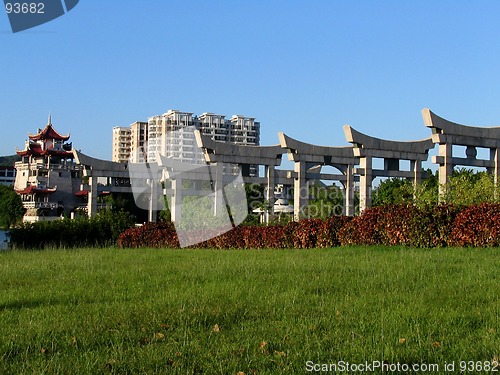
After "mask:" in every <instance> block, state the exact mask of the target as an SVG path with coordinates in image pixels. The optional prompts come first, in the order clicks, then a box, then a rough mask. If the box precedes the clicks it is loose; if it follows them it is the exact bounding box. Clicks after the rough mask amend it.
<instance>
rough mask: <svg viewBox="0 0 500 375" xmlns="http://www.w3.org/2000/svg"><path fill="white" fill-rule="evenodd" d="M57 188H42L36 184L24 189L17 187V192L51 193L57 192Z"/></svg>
mask: <svg viewBox="0 0 500 375" xmlns="http://www.w3.org/2000/svg"><path fill="white" fill-rule="evenodd" d="M56 190H57V188H49V189H41V188H38V187H36V186H33V185H30V186H28V187H27V188H25V189H22V190H17V189H16V192H17V194H38V193H39V194H51V193H55V191H56Z"/></svg>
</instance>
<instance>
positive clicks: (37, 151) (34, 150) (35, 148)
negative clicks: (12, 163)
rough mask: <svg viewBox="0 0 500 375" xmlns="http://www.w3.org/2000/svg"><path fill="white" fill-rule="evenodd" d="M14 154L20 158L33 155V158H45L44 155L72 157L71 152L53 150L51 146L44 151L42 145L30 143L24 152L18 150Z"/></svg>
mask: <svg viewBox="0 0 500 375" xmlns="http://www.w3.org/2000/svg"><path fill="white" fill-rule="evenodd" d="M16 153H17V154H18V155H20V156H26V155H33V156H45V155H59V156H67V157H73V151H68V150H64V149H63V150H61V149H55V148H54V147H53V146H51V147H49V148H48V149H46V150H44V149H43V148H42V145H41V144H39V143H35V142H30V144H29V146H28V147H27V148H26V149H24V150H18V151H16Z"/></svg>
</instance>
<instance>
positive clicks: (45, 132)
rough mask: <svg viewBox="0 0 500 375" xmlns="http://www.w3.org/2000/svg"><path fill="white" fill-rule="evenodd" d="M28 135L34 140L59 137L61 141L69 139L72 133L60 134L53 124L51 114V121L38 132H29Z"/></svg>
mask: <svg viewBox="0 0 500 375" xmlns="http://www.w3.org/2000/svg"><path fill="white" fill-rule="evenodd" d="M28 137H29V138H30V139H31V140H33V141H39V140H41V139H57V140H59V141H67V140H68V139H69V137H70V135H69V134H68V135H61V134H59V133H58V132H57V131H56V130H55V129H54V127H53V126H52V119H51V117H50V116H49V122H48V124H47V125H46V126H45V128H43V129H42V130H40V131H39V132H38V133H37V134H28Z"/></svg>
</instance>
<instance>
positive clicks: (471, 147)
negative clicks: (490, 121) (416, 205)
mask: <svg viewBox="0 0 500 375" xmlns="http://www.w3.org/2000/svg"><path fill="white" fill-rule="evenodd" d="M422 117H423V119H424V124H425V126H427V127H428V128H431V129H432V141H433V142H434V143H437V144H439V155H438V156H434V157H433V158H432V162H433V163H435V164H438V165H439V185H440V191H439V193H440V194H439V195H440V198H442V197H443V195H444V193H445V190H446V183H447V182H448V181H449V178H450V176H451V175H452V173H453V168H454V167H455V166H456V165H463V166H470V167H484V168H486V169H487V171H488V172H489V173H491V174H493V176H494V179H495V185H496V184H497V183H498V175H499V167H500V155H499V152H500V127H492V128H483V127H475V126H466V125H460V124H456V123H454V122H451V121H448V120H445V119H444V118H441V117H439V116H438V115H436V114H434V113H433V112H432V111H431V110H429V109H428V108H424V109H423V110H422ZM454 145H458V146H466V151H465V158H464V157H454V156H453V146H454ZM477 147H481V148H487V149H489V150H490V158H489V160H484V159H477V149H476V148H477Z"/></svg>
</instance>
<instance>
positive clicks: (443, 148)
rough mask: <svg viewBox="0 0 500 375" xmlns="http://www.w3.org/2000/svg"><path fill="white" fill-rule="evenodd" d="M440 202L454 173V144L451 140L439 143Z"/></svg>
mask: <svg viewBox="0 0 500 375" xmlns="http://www.w3.org/2000/svg"><path fill="white" fill-rule="evenodd" d="M439 156H440V159H441V160H440V163H439V202H442V201H443V199H444V197H445V195H446V186H447V184H448V182H449V181H450V177H451V175H452V174H453V160H452V159H453V144H452V143H451V142H446V143H440V144H439Z"/></svg>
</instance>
